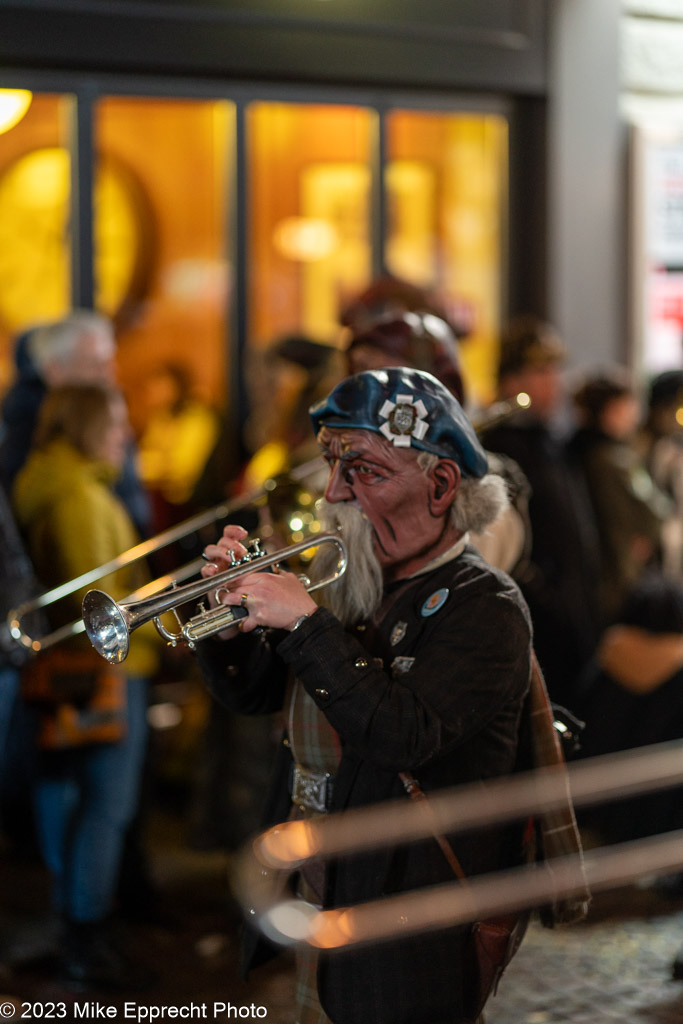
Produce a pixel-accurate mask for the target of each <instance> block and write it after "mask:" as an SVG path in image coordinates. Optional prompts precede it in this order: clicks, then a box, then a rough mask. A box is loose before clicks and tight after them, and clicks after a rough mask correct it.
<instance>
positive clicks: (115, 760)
mask: <svg viewBox="0 0 683 1024" xmlns="http://www.w3.org/2000/svg"><path fill="white" fill-rule="evenodd" d="M129 433H130V427H129V422H128V412H127V408H126V403H125V400H124V398H123V396H122V394H121V393H120V392H119V391H117V390H115V389H112V388H109V387H103V386H98V385H78V386H77V385H72V386H65V387H60V388H56V389H55V390H53V391H51V392H50V393H49V394H48V396H47V397H46V399H45V401H44V403H43V406H42V407H41V416H40V421H39V425H38V429H37V431H36V435H35V439H34V441H33V444H32V448H31V451H30V453H29V456H28V459H27V461H26V463H25V465H24V466H23V468H22V469H21V471H20V473H19V475H18V476H17V478H16V480H15V483H14V488H13V492H12V504H13V509H14V513H15V516H16V519H17V523H18V525H19V528H20V530H21V531H22V534H23V536H24V539H25V542H26V546H27V550H28V553H29V556H30V558H31V560H32V562H33V565H34V567H35V570H36V573H37V575H38V578H39V579H40V581H41V583H42V584H43V585H44V586H45V587H46V588H51V587H53V586H56V585H57V584H59V583H63V582H65V581H67V580H70V579H74V578H75V577H77V576H80V575H81V574H82V573H83V572H85V571H87V570H89V569H92V568H95V567H96V566H98V565H101V564H103V563H105V562H108V561H110V560H111V559H113V558H115V557H116V556H117V555H119V554H121V553H122V552H123V551H125V550H126V549H128V548H129V547H131V546H132V545H133V544H135V543H137V541H138V537H137V535H136V532H135V529H134V527H133V525H132V522H131V520H130V517H129V515H128V512H127V511H126V509H125V507H124V506H123V505H122V503H121V502H120V500H119V499H118V498H117V497H116V495H115V494H114V492H113V485H114V483H115V481H116V479H117V476H118V474H119V473H120V471H121V467H122V465H123V460H124V457H125V452H126V446H127V442H128V439H129ZM141 582H142V581H141V580H140V579H139V578H138V571H137V570H136V569H135V568H134V567H131V566H129V567H126V568H125V569H121V570H119V571H118V572H116V573H114V574H112V575H111V576H109V577H106V578H104V579H103V580H101V581H100V583H99V585H100V587H101V588H102V589H104V590H106V591H107V592H108V593H110V594H111V595H112V596H113V597H115V598H116V599H117V600H118V599H121V598H123V597H125V596H126V595H127V594H129V593H130V592H131V591H132V590H133V589H135V587H136V586H138V585H139V584H140V583H141ZM83 594H84V591H81V592H78V593H75V594H73V595H72V596H71V597H70V598H69V599H68V600H65V601H63V602H59V603H58V604H55V605H53V606H52V608H51V609H50V611H51V613H52V614H51V625H52V626H53V627H56V626H58V625H61V624H62V623H63V622H67V621H72V620H74V619H78V618H80V605H81V601H82V598H83ZM155 638H156V633H154V631H153V629H152V630H151V631H150V630H149V629H146V628H143V629H141V630H139V631H138V632H137V633H136V635H135V637H134V638H133V641H132V643H131V652H130V656H129V658H128V660H127V662H126V673H125V675H124V673H123V672H122V671H121V670H120V669H118V668H117V669H114V670H112V669H111V668H110V667H109V666H107V664H106V663H105V662H103V661H101V659H99V657H98V656H97V655H96V654H95V653H94V651H92V649H91V648H90V645H89V643H88V641H87V639H85V637H83V636H80V637H77V638H76V637H75V638H72V639H70V640H68V641H65V642H63V643H62V644H60V645H58V646H57V647H54V648H51V649H48V650H46V651H45V652H44V653H43V654H39V655H38V656H37V657H36V658H35V659H34V660H33V661H32V662H30V663H29V665H28V666H27V668H26V669H25V675H24V680H23V688H24V695H25V697H26V699H27V700H29V701H30V702H31V703H32V704H33V705H34V706H35V708H36V711H37V733H36V736H37V744H38V747H39V750H40V754H39V769H38V777H37V780H36V787H35V789H36V793H35V796H36V824H37V829H38V836H39V841H40V844H41V851H42V854H43V857H44V859H45V863H46V865H47V867H48V869H49V870H50V873H51V876H52V879H53V900H54V904H55V908H56V910H57V911H58V912H59V914H60V915H61V917H62V919H63V922H64V928H65V935H64V942H63V943H62V949H63V969H64V972H65V974H66V976H67V977H68V978H70V979H72V980H75V981H78V982H80V983H86V984H89V983H90V984H94V985H97V986H111V987H118V986H120V985H124V984H125V985H129V984H130V983H131V982H132V983H133V984H134V982H135V975H136V972H135V971H134V970H133V968H132V965H131V964H130V963H129V962H128V961H127V960H126V958H125V955H124V953H123V951H122V950H121V949H120V948H119V947H118V945H117V944H116V943H115V941H114V939H113V930H112V927H111V924H112V912H113V909H114V902H115V893H116V885H117V880H118V873H119V868H120V863H121V856H122V852H123V843H124V837H125V833H126V829H127V827H128V826H129V824H130V822H131V821H132V819H133V817H134V815H135V812H136V809H137V805H138V797H139V790H140V782H141V776H142V771H143V765H144V755H145V746H146V732H147V730H146V708H147V680H148V678H149V676H150V675H151V674H153V672H154V671H155V669H156V667H157V652H156V649H155V648H156V647H157V641H156V640H155Z"/></svg>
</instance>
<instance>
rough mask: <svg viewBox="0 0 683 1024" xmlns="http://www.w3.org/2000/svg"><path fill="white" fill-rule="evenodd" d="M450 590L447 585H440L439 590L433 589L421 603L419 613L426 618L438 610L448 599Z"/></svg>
mask: <svg viewBox="0 0 683 1024" xmlns="http://www.w3.org/2000/svg"><path fill="white" fill-rule="evenodd" d="M449 593H450V591H449V590H448V587H442V588H441V589H440V590H435V591H434V593H433V594H431V595H430V596H429V597H428V598H427V600H426V601H425V603H424V604H423V605H422V609H421V611H420V614H421V615H422V617H423V618H425V619H426V618H427V617H428V616H429V615H433V614H434V612H438V610H439V608H442V607H443V606H444V604H445V603H446V601H447V599H448V595H449Z"/></svg>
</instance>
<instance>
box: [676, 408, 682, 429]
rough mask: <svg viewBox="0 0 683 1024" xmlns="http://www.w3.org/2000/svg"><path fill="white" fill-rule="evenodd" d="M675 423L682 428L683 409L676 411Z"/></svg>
mask: <svg viewBox="0 0 683 1024" xmlns="http://www.w3.org/2000/svg"><path fill="white" fill-rule="evenodd" d="M676 423H678V425H679V427H683V407H681V408H680V409H676Z"/></svg>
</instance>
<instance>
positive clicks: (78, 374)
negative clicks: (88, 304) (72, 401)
mask: <svg viewBox="0 0 683 1024" xmlns="http://www.w3.org/2000/svg"><path fill="white" fill-rule="evenodd" d="M28 350H29V354H30V356H31V359H32V360H33V363H34V365H35V367H36V369H37V370H38V373H39V374H40V376H41V377H42V379H43V380H44V381H45V383H46V385H47V386H48V388H53V387H59V386H61V385H62V384H106V383H110V382H111V380H112V377H113V376H114V373H115V370H114V357H115V355H116V340H115V338H114V327H113V324H112V322H111V320H109V319H107V317H105V316H101V315H100V314H99V313H95V312H93V311H92V310H89V309H76V310H74V311H73V312H72V313H70V314H69V315H68V316H66V317H64V318H63V319H62V320H56V321H55V322H54V323H47V324H42V325H41V326H39V327H36V328H35V330H33V331H31V333H30V335H29V339H28Z"/></svg>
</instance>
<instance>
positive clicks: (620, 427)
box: [569, 366, 671, 626]
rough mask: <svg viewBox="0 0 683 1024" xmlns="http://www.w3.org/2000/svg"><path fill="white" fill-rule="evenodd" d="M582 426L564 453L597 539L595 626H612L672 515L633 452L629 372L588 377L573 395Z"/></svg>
mask: <svg viewBox="0 0 683 1024" xmlns="http://www.w3.org/2000/svg"><path fill="white" fill-rule="evenodd" d="M573 399H574V405H575V407H576V410H577V418H578V422H579V426H578V429H577V430H576V433H575V434H574V435H573V437H572V438H571V440H570V443H569V451H570V454H571V456H572V458H573V459H574V460H575V462H576V465H577V468H578V469H579V470H580V471H581V472H582V473H583V476H584V478H585V481H586V488H587V491H588V494H589V496H590V499H591V504H592V506H593V510H594V515H595V522H596V524H597V528H598V536H599V538H600V568H601V571H600V590H599V597H600V609H599V612H600V621H601V623H602V625H603V626H609V625H612V623H613V622H614V620H615V616H616V615H617V614H618V613H619V611H620V609H621V607H622V605H623V603H624V601H625V600H626V597H627V595H628V594H629V592H630V590H631V588H632V587H634V586H635V585H636V583H637V582H638V580H639V579H640V577H641V576H642V575H643V573H644V571H645V569H646V567H647V566H648V565H652V564H653V563H654V562H655V561H656V560H657V559H658V557H659V553H660V550H661V540H662V527H663V525H664V523H665V522H666V519H667V517H668V515H669V512H670V511H671V508H670V503H669V500H668V498H667V497H666V495H665V494H664V492H663V491H660V490H659V488H658V487H657V486H656V485H655V483H654V481H653V479H652V477H651V476H650V475H649V473H648V471H647V469H646V467H645V462H644V460H643V459H642V458H641V456H640V455H639V453H638V451H637V450H636V446H635V433H636V428H637V426H638V423H639V420H640V401H639V399H638V395H637V393H636V389H635V386H634V384H633V382H632V380H631V375H630V373H629V372H628V371H627V370H626V369H625V368H624V367H621V366H612V367H608V368H606V369H602V370H599V371H596V372H593V373H589V374H587V375H586V376H585V377H584V379H583V380H582V381H581V383H580V384H579V385H578V386H577V387H576V388H575V390H574V393H573Z"/></svg>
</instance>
